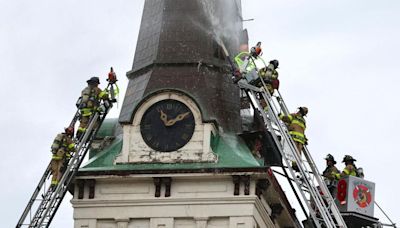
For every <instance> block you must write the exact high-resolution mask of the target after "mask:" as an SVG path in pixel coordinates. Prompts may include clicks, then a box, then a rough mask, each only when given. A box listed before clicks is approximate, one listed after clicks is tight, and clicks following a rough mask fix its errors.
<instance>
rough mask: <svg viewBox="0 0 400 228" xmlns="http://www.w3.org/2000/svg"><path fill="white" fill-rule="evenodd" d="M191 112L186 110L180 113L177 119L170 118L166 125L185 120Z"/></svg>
mask: <svg viewBox="0 0 400 228" xmlns="http://www.w3.org/2000/svg"><path fill="white" fill-rule="evenodd" d="M189 114H190V112H185V113H182V114H179V115H178V116H177V117H176V118H175V119H173V120H168V122H167V123H166V124H165V126H168V127H169V126H172V125H174V124H175V123H176V122H178V121H181V120H183V119H184V118H185V117H186V116H187V115H189Z"/></svg>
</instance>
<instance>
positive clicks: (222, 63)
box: [119, 0, 243, 132]
mask: <svg viewBox="0 0 400 228" xmlns="http://www.w3.org/2000/svg"><path fill="white" fill-rule="evenodd" d="M242 32H243V28H242V17H241V4H240V1H238V0H219V1H214V0H203V1H200V0H198V1H195V0H190V1H187V0H146V1H145V5H144V10H143V16H142V22H141V26H140V32H139V38H138V42H137V47H136V53H135V58H134V63H133V67H132V70H131V71H129V72H128V73H127V76H128V78H129V85H128V89H127V92H126V95H125V99H124V102H123V106H122V111H121V114H120V117H119V122H120V123H122V124H129V123H130V122H132V118H133V115H134V113H135V111H136V107H137V104H138V103H139V102H140V101H141V100H143V98H145V97H146V96H148V95H150V94H153V93H156V92H158V91H162V90H178V91H181V92H183V93H185V94H187V95H188V96H190V97H192V98H193V99H194V100H195V101H196V102H197V103H198V105H199V107H200V109H201V112H202V116H203V120H204V121H205V122H215V123H216V124H217V125H218V126H220V127H222V128H223V129H224V131H228V132H239V131H240V126H241V123H240V114H239V110H240V102H239V89H238V88H237V86H236V85H234V84H233V83H232V82H231V80H230V75H229V72H228V71H227V69H228V68H227V66H226V60H225V57H224V56H223V54H222V51H221V48H220V46H219V45H218V42H217V40H219V39H221V40H223V42H224V43H225V46H227V48H228V50H229V52H230V53H231V55H234V54H236V53H237V52H238V49H239V46H240V37H243V36H242V35H241V34H242Z"/></svg>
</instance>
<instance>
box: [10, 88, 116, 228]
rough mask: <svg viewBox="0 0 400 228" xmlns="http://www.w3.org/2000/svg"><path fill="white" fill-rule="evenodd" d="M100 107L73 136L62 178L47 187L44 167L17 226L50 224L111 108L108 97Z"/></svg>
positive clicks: (47, 225) (33, 226)
mask: <svg viewBox="0 0 400 228" xmlns="http://www.w3.org/2000/svg"><path fill="white" fill-rule="evenodd" d="M109 85H110V84H109ZM107 88H108V87H107ZM99 107H103V108H104V109H103V110H102V111H101V112H96V113H95V114H94V115H92V116H91V118H90V120H89V125H88V127H87V129H86V131H85V133H84V134H83V136H81V138H80V139H74V141H75V142H77V145H76V146H75V149H76V150H75V151H76V152H75V153H74V154H73V156H72V157H71V158H70V160H69V162H68V166H67V167H66V169H65V171H64V173H63V175H62V177H61V180H60V181H59V183H58V185H57V186H56V187H50V186H49V185H48V184H47V183H46V180H47V179H48V178H49V177H50V174H51V165H50V164H51V163H50V164H49V165H48V166H47V169H46V170H45V172H44V174H43V176H42V178H41V179H40V181H39V184H38V185H37V187H36V188H35V191H34V192H33V194H32V196H31V198H30V200H29V202H28V205H27V206H26V208H25V210H24V212H23V213H22V216H21V218H20V219H19V221H18V223H17V226H16V227H17V228H19V227H29V228H31V227H32V228H39V227H40V228H42V227H45V228H47V227H49V226H50V223H51V221H52V219H53V217H54V215H55V214H56V212H57V209H58V207H59V206H60V204H61V201H62V200H63V198H64V196H65V194H66V193H67V191H68V187H69V185H70V184H71V182H72V180H73V178H74V177H75V175H76V173H77V172H78V169H79V167H80V165H81V163H82V161H83V159H84V158H85V155H86V154H87V152H88V151H89V149H90V145H91V143H92V141H93V139H94V138H95V136H96V133H97V131H98V130H99V129H100V126H101V124H102V123H103V121H104V119H105V117H106V115H107V113H108V111H109V110H110V109H111V108H112V103H111V102H109V101H108V100H105V101H102V103H101V104H100V106H99ZM79 116H80V111H79V110H78V111H77V112H76V113H75V115H74V118H73V120H72V122H71V124H70V126H74V125H75V123H76V121H77V119H78V118H79ZM41 192H43V194H40V195H39V193H41ZM28 215H29V217H28ZM32 215H33V217H32Z"/></svg>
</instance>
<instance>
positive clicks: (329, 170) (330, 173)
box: [322, 154, 340, 181]
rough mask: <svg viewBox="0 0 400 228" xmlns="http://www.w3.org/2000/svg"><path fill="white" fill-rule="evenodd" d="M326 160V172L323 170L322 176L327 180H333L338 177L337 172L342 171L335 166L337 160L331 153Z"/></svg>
mask: <svg viewBox="0 0 400 228" xmlns="http://www.w3.org/2000/svg"><path fill="white" fill-rule="evenodd" d="M325 160H326V168H325V170H324V172H322V176H323V177H324V178H325V179H326V180H330V181H333V180H335V179H336V174H338V173H340V171H339V169H338V168H337V167H336V166H335V164H336V161H335V158H334V157H333V156H332V155H331V154H328V155H326V157H325Z"/></svg>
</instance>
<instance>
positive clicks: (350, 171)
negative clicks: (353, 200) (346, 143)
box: [336, 155, 358, 179]
mask: <svg viewBox="0 0 400 228" xmlns="http://www.w3.org/2000/svg"><path fill="white" fill-rule="evenodd" d="M355 161H357V160H356V159H354V158H353V157H352V156H350V155H346V156H344V158H343V161H342V162H343V163H344V164H345V166H346V167H344V169H343V171H342V172H341V173H337V174H336V178H337V179H340V178H343V177H347V176H355V177H356V176H358V174H357V167H356V165H355V164H354V162H355Z"/></svg>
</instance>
